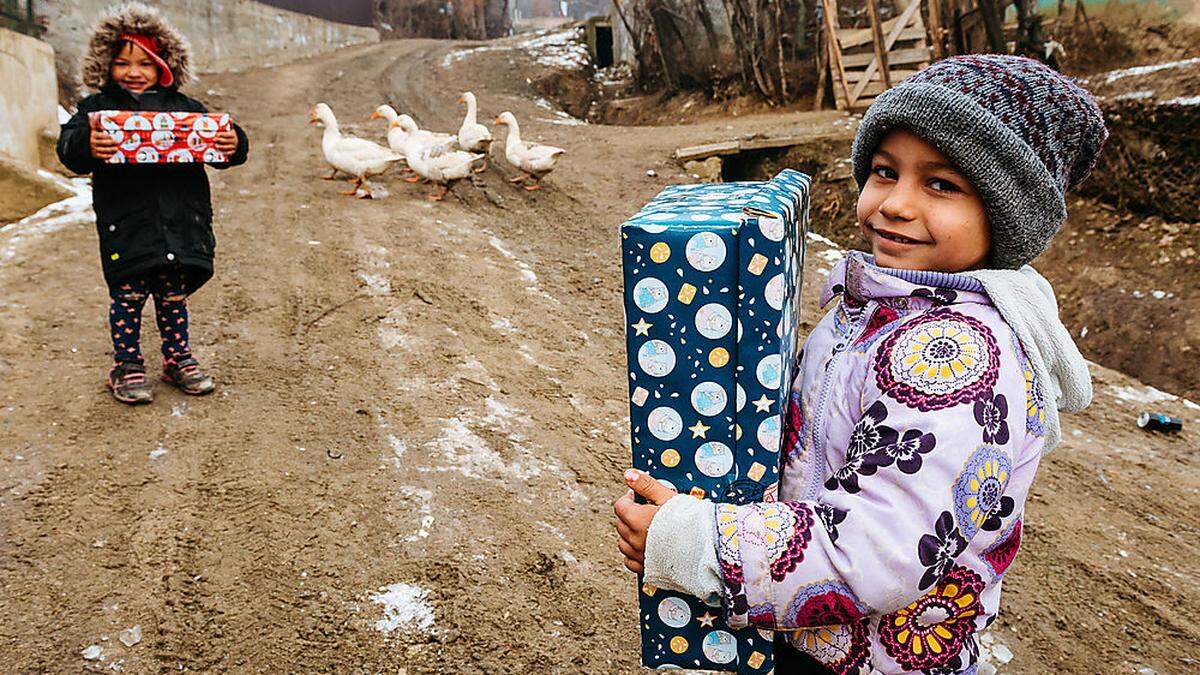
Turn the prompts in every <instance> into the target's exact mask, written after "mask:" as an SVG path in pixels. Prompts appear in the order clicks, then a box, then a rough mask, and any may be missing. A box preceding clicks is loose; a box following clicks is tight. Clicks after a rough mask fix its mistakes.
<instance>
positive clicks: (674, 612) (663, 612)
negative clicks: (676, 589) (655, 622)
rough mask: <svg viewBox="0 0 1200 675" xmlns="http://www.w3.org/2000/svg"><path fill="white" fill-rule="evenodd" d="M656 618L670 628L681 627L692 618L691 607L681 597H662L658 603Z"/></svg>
mask: <svg viewBox="0 0 1200 675" xmlns="http://www.w3.org/2000/svg"><path fill="white" fill-rule="evenodd" d="M658 618H659V620H660V621H662V622H663V623H665V624H667V625H668V626H670V627H671V628H683V627H684V626H686V625H688V622H689V621H691V620H692V608H691V607H688V604H687V602H685V601H684V600H683V598H663V601H662V602H660V603H658Z"/></svg>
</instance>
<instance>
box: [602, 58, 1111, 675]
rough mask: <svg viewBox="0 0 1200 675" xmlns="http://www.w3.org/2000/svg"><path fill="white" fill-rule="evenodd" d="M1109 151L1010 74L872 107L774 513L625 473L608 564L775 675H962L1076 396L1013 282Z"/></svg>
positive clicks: (952, 61) (1073, 116) (1078, 115)
mask: <svg viewBox="0 0 1200 675" xmlns="http://www.w3.org/2000/svg"><path fill="white" fill-rule="evenodd" d="M1106 138H1107V131H1106V129H1105V126H1104V118H1103V116H1102V114H1101V112H1100V110H1099V108H1098V107H1097V105H1096V103H1095V101H1094V99H1093V98H1092V96H1091V95H1090V94H1089V93H1088V92H1086V91H1084V90H1083V89H1081V88H1080V87H1079V86H1078V85H1076V84H1075V83H1074V81H1072V80H1071V79H1069V78H1066V77H1063V76H1061V75H1059V74H1058V73H1056V72H1054V71H1053V70H1051V69H1049V68H1047V67H1046V66H1044V65H1042V64H1040V63H1038V62H1036V61H1032V60H1030V59H1026V58H1021V57H1013V56H1000V55H967V56H960V57H953V58H949V59H945V60H942V61H939V62H937V63H935V64H933V65H932V66H930V67H928V68H926V69H924V70H922V71H920V72H918V73H917V74H915V75H912V76H911V77H909V78H908V79H907V80H905V81H904V82H902V83H901V84H899V85H897V86H896V87H894V88H892V89H890V90H888V91H887V92H885V93H883V94H882V95H880V96H879V97H878V99H877V100H876V101H875V103H874V104H873V105H872V106H871V108H870V109H869V110H868V111H867V113H866V114H865V115H864V117H863V119H862V122H861V124H860V126H859V128H858V130H857V135H856V137H855V140H854V144H853V149H852V152H851V155H852V161H853V167H854V177H855V179H856V182H857V183H858V187H859V191H860V192H859V198H858V207H857V219H858V223H859V226H860V229H861V232H862V235H863V237H864V238H865V240H866V242H867V244H868V246H869V249H870V251H871V254H869V255H868V254H866V253H862V252H858V251H853V252H850V253H848V254H847V255H846V256H845V257H844V258H842V259H841V260H840V261H839V262H838V263H837V264H836V265H835V266H834V268H833V270H831V271H830V272H829V277H828V280H827V283H826V286H825V289H824V292H823V293H822V295H821V298H820V301H821V303H822V305H829V304H830V303H832V308H831V309H830V311H829V312H828V313H827V314H826V315H825V317H824V318H823V319H822V320H821V322H820V323H819V324H818V325H817V326H816V327H815V328H814V329H813V331H812V333H811V334H810V335H809V336H808V338H807V341H806V342H805V345H804V349H803V350H802V352H801V356H800V359H799V365H798V368H797V371H796V373H797V374H796V376H795V378H794V380H793V382H794V386H793V388H792V391H791V398H790V402H789V406H790V409H789V410H788V411H787V413H786V415H785V422H784V440H783V443H782V447H781V449H780V463H781V464H780V479H779V487H778V494H777V501H773V502H771V501H766V500H759V501H758V503H748V504H737V503H716V502H713V501H705V500H701V499H696V498H694V497H693V496H690V495H688V494H676V493H675V491H674V490H672V489H671V488H669V487H667V486H665V485H663V484H661V483H660V482H658V481H657V480H655V477H654V476H652V475H651V474H652V472H646V471H638V470H634V469H631V470H629V471H628V472H627V473H626V475H625V481H626V483H627V484H628V486H629V487H630V491H629V492H628V493H627V494H626V495H625V496H623V497H621V498H620V499H619V500H618V501H617V503H616V504H615V510H616V513H617V530H618V536H619V549H620V552H621V553H622V554H623V556H624V558H625V565H626V566H627V567H628V568H629V569H631V570H633V571H635V572H640V573H642V574H643V575H644V576H643V582H644V583H645V584H650V585H652V586H653V587H656V588H658V589H669V590H674V591H682V592H685V593H687V594H688V595H691V596H694V597H698V598H704V597H707V596H709V595H710V594H713V593H717V594H719V595H720V597H721V605H722V609H723V613H724V618H725V619H726V620H727V622H728V624H729V626H731V627H732V628H733V629H741V628H743V627H745V626H754V627H758V628H761V629H763V630H767V631H775V635H776V642H775V646H776V651H775V665H776V670H777V672H781V673H792V672H805V673H822V672H833V673H868V672H869V673H910V672H919V673H939V674H944V673H974V672H975V671H976V669H977V665H978V656H979V647H978V643H977V637H978V634H979V633H980V631H983V630H984V629H985V628H987V627H988V626H989V625H990V624H991V623H992V621H993V620H994V619H995V618H996V616H997V613H998V611H999V607H1000V588H1001V581H1002V579H1003V578H1004V575H1005V572H1006V571H1007V570H1008V569H1009V567H1010V565H1011V564H1012V563H1013V560H1014V558H1015V556H1016V554H1017V550H1018V548H1019V547H1020V543H1021V532H1022V522H1023V519H1024V516H1025V502H1026V497H1027V495H1028V493H1029V489H1030V485H1031V484H1032V482H1033V479H1034V475H1035V473H1036V471H1037V468H1038V464H1039V462H1040V460H1041V459H1042V457H1043V456H1044V455H1045V453H1046V452H1048V451H1050V450H1051V449H1052V448H1053V447H1054V446H1055V445H1056V444H1057V443H1058V441H1059V438H1060V425H1059V413H1058V411H1059V410H1060V409H1061V410H1067V411H1077V410H1080V409H1082V408H1083V407H1085V406H1086V405H1088V403H1089V402H1090V400H1091V396H1092V386H1091V380H1090V376H1089V373H1088V366H1087V363H1086V361H1085V360H1084V359H1083V358H1082V356H1081V355H1080V354H1079V350H1078V349H1077V348H1076V346H1075V344H1074V342H1073V341H1072V338H1071V336H1070V334H1069V333H1068V332H1067V330H1066V328H1065V327H1064V326H1063V325H1062V323H1061V322H1060V320H1059V318H1058V307H1057V304H1056V301H1055V298H1054V293H1053V290H1052V289H1051V288H1050V285H1049V283H1048V282H1047V281H1046V280H1045V279H1044V278H1042V277H1041V276H1040V275H1039V274H1038V273H1037V272H1036V271H1034V269H1033V268H1032V267H1030V266H1029V265H1028V263H1030V262H1031V261H1032V260H1033V259H1034V258H1036V257H1037V256H1038V255H1039V254H1040V253H1041V252H1042V251H1044V250H1045V249H1046V247H1047V246H1048V245H1049V243H1050V240H1051V238H1052V237H1053V236H1054V234H1055V233H1056V232H1058V230H1059V228H1060V227H1061V226H1062V224H1063V222H1064V221H1065V219H1066V214H1067V212H1066V204H1065V199H1064V195H1065V193H1067V191H1068V190H1069V189H1071V188H1074V187H1075V186H1077V185H1078V184H1079V183H1080V182H1081V181H1082V180H1083V179H1084V178H1086V177H1087V175H1088V173H1089V172H1090V171H1091V170H1092V167H1093V166H1094V165H1095V162H1096V159H1097V157H1098V156H1099V153H1100V149H1101V147H1102V146H1103V144H1104V141H1105V139H1106ZM666 278H670V276H669V275H667V276H666ZM635 318H637V317H635V316H630V318H629V320H630V321H631V322H632V321H634V319H635ZM689 340H693V338H692V336H689ZM690 346H691V345H690V344H689V347H690ZM631 370H634V368H633V367H631ZM634 372H635V374H636V376H637V378H638V382H639V383H641V384H642V385H643V386H645V387H647V388H651V387H653V386H654V384H653V383H654V382H656V380H655V379H654V375H653V374H652V373H648V372H644V371H634ZM694 421H695V420H694V419H692V418H689V417H687V416H686V415H685V416H684V417H683V418H682V419H681V420H680V424H681V425H682V426H683V427H684V428H687V426H688V425H690V424H692V423H693V422H694ZM635 493H636V494H638V495H640V496H641V497H643V498H644V499H645V500H646V502H647V503H638V502H637V500H635V499H634V495H635Z"/></svg>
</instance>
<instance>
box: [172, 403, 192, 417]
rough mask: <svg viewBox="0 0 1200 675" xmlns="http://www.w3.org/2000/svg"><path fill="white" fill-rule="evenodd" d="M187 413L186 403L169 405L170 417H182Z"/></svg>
mask: <svg viewBox="0 0 1200 675" xmlns="http://www.w3.org/2000/svg"><path fill="white" fill-rule="evenodd" d="M187 411H188V404H187V402H186V401H184V402H182V403H172V404H171V417H183V414H184V413H186V412H187Z"/></svg>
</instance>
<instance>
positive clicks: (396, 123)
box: [388, 120, 400, 129]
mask: <svg viewBox="0 0 1200 675" xmlns="http://www.w3.org/2000/svg"><path fill="white" fill-rule="evenodd" d="M398 126H400V120H392V121H391V123H389V124H388V128H389V129H394V128H396V127H398Z"/></svg>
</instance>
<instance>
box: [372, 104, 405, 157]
mask: <svg viewBox="0 0 1200 675" xmlns="http://www.w3.org/2000/svg"><path fill="white" fill-rule="evenodd" d="M398 117H400V116H399V115H398V114H397V113H396V109H395V108H393V107H392V106H390V105H388V104H386V103H385V104H383V105H381V106H379V107H378V108H376V109H375V110H374V112H372V113H371V119H373V120H377V119H385V120H387V122H388V130H387V140H388V147H389V148H391V149H392V152H394V153H396V154H397V155H401V156H403V155H404V141H405V139H407V138H408V132H407V131H405V130H404V129H401V128H400V127H399V126H396V125H393V124H392V122H395V121H396V118H398Z"/></svg>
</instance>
